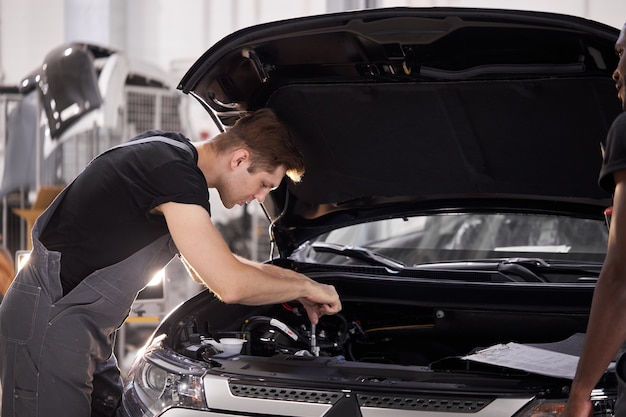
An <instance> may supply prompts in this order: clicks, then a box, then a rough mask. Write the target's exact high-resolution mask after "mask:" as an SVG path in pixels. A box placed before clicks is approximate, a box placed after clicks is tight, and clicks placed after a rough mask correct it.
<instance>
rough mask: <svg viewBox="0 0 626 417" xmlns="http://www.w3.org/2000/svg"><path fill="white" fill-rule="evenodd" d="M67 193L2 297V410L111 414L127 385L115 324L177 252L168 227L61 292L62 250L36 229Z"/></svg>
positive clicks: (9, 413)
mask: <svg viewBox="0 0 626 417" xmlns="http://www.w3.org/2000/svg"><path fill="white" fill-rule="evenodd" d="M132 143H133V142H131V144H132ZM178 143H179V144H180V142H178ZM183 146H185V145H183ZM64 194H65V191H63V192H62V193H61V194H60V195H59V196H58V197H57V198H56V199H55V201H54V202H53V203H52V204H51V206H50V207H49V208H48V209H47V210H46V211H45V212H44V213H43V214H42V215H41V216H40V217H39V218H38V219H37V221H36V223H35V226H34V227H33V231H32V237H33V239H32V240H33V251H32V254H31V256H30V259H29V262H28V264H27V266H26V267H24V268H23V269H22V270H21V271H20V272H19V273H18V275H17V276H16V278H15V280H14V281H13V283H12V284H11V287H10V289H9V290H8V291H7V294H6V297H5V298H4V299H3V300H2V303H0V372H1V376H2V391H3V395H2V396H3V398H2V417H31V416H33V417H34V416H37V417H43V416H53V417H61V416H62V417H87V416H90V415H91V416H106V415H111V416H112V415H114V414H115V410H116V408H117V406H118V403H119V399H120V397H121V392H122V382H121V378H120V374H119V368H118V367H117V361H116V359H115V356H114V355H113V341H114V337H115V331H116V330H117V329H118V328H119V327H120V326H121V325H122V323H123V322H124V320H125V319H126V317H127V315H128V313H129V312H130V308H131V305H132V303H133V302H134V300H135V297H136V295H137V293H138V292H139V291H140V290H141V289H142V288H143V287H145V286H146V284H147V282H148V281H149V280H150V278H151V277H152V276H153V275H154V273H155V272H157V271H158V270H159V269H160V268H162V267H163V266H165V265H166V263H167V262H168V261H169V260H170V259H171V258H172V256H173V253H174V252H175V247H174V245H173V243H172V241H171V237H170V235H169V233H168V234H166V235H163V236H162V237H160V238H159V239H157V240H156V241H154V242H152V243H151V244H150V245H148V246H147V247H145V248H143V249H142V250H140V251H138V252H136V253H134V254H133V255H131V256H130V257H128V258H126V259H124V260H123V261H121V262H119V263H117V264H114V265H111V266H108V267H105V268H103V269H100V270H97V271H95V272H93V273H92V274H90V275H89V276H87V277H86V278H85V279H83V280H82V281H81V282H80V283H79V284H78V286H76V287H75V288H74V289H73V290H72V291H71V292H70V293H69V294H67V295H66V296H63V289H62V287H61V281H60V259H61V254H60V253H59V252H54V251H48V250H47V249H46V248H45V247H44V246H43V244H42V243H41V242H40V241H39V236H40V233H41V231H42V230H43V229H44V227H45V225H46V223H47V222H48V220H49V219H50V217H51V215H52V213H53V212H54V210H55V208H56V207H57V206H58V204H59V202H60V201H61V199H62V198H63V196H64Z"/></svg>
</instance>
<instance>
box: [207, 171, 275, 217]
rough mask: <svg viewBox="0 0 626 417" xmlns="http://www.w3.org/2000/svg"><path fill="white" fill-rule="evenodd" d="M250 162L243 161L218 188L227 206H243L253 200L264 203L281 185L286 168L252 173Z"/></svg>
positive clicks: (223, 202)
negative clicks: (271, 192)
mask: <svg viewBox="0 0 626 417" xmlns="http://www.w3.org/2000/svg"><path fill="white" fill-rule="evenodd" d="M249 166H250V164H249V163H248V162H244V163H242V164H241V165H240V166H238V167H237V168H236V169H234V170H233V171H231V172H230V173H229V175H227V176H226V177H225V178H224V181H223V182H222V183H221V184H220V186H219V187H216V188H217V191H218V192H219V194H220V199H221V200H222V204H224V207H226V208H232V207H234V206H235V205H240V206H243V205H244V204H247V203H250V202H251V201H253V200H257V201H258V202H259V203H262V202H263V201H264V200H265V197H267V195H268V194H269V193H270V191H272V190H273V189H275V188H276V187H278V186H279V185H280V182H281V181H282V179H283V177H284V176H285V171H286V170H285V168H284V167H282V166H281V167H278V168H276V170H274V172H267V171H262V170H259V171H256V172H253V173H251V172H250V171H249V170H248V168H249Z"/></svg>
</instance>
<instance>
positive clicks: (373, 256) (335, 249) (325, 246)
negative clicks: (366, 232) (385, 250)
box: [310, 242, 406, 271]
mask: <svg viewBox="0 0 626 417" xmlns="http://www.w3.org/2000/svg"><path fill="white" fill-rule="evenodd" d="M310 247H311V248H313V249H314V250H315V251H316V252H320V253H321V252H326V253H333V254H336V255H343V256H347V257H350V258H354V259H358V260H360V261H365V262H367V263H369V264H370V265H376V266H384V267H386V268H389V269H392V270H394V271H400V270H402V269H404V268H406V265H405V264H403V263H402V262H399V261H396V260H395V259H391V258H389V257H386V256H384V255H381V254H379V253H376V252H374V251H371V250H369V249H367V248H362V247H359V246H349V245H338V244H335V243H328V242H315V243H311V244H310Z"/></svg>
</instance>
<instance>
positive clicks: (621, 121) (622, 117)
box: [612, 111, 626, 130]
mask: <svg viewBox="0 0 626 417" xmlns="http://www.w3.org/2000/svg"><path fill="white" fill-rule="evenodd" d="M612 128H613V129H620V130H624V129H626V111H623V112H621V113H620V114H619V115H617V117H616V118H615V120H613V126H612Z"/></svg>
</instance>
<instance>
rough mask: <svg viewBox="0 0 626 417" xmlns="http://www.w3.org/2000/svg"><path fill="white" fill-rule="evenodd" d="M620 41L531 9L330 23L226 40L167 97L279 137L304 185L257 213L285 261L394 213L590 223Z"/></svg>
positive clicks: (290, 25) (412, 11)
mask: <svg viewBox="0 0 626 417" xmlns="http://www.w3.org/2000/svg"><path fill="white" fill-rule="evenodd" d="M618 34H619V31H618V30H617V29H615V28H612V27H609V26H605V25H602V24H599V23H597V22H592V21H588V20H585V19H581V18H576V17H572V16H564V15H556V14H547V13H537V12H522V11H506V10H484V9H461V8H458V9H453V8H425V9H420V8H398V9H395V8H394V9H379V10H366V11H358V12H348V13H339V14H329V15H321V16H313V17H306V18H300V19H293V20H285V21H281V22H274V23H269V24H263V25H259V26H254V27H251V28H247V29H244V30H241V31H238V32H235V33H233V34H231V35H229V36H227V37H226V38H224V39H223V40H221V41H220V42H218V43H217V44H215V45H214V46H213V47H211V48H210V49H209V50H208V51H207V52H206V53H205V54H204V55H203V56H202V57H201V58H199V60H198V61H197V62H196V63H195V64H194V65H193V66H192V67H191V68H190V69H189V71H188V73H187V74H186V75H185V76H184V77H183V79H182V80H181V82H180V84H179V86H178V88H179V89H180V90H182V91H183V92H184V93H188V94H191V95H193V96H195V97H196V98H197V99H198V100H199V101H200V102H201V103H202V105H203V106H204V107H205V108H206V109H207V111H208V112H209V113H210V114H211V116H212V117H213V118H214V120H215V121H216V122H217V123H218V124H221V125H222V127H224V128H227V127H228V126H229V125H231V124H232V123H234V121H235V120H236V118H237V116H238V115H239V114H240V113H241V112H246V111H251V110H255V109H258V108H261V107H271V108H273V109H274V110H275V111H276V112H277V114H278V115H279V116H280V117H281V118H282V119H283V120H285V121H286V122H287V123H288V124H289V125H290V126H291V128H292V129H293V131H294V134H295V138H296V141H297V146H298V147H299V149H300V150H301V151H302V153H303V155H304V157H305V162H306V167H307V171H306V174H305V176H304V178H303V181H302V182H301V183H300V184H296V185H294V184H287V183H286V182H284V183H283V184H282V185H281V187H279V189H278V190H276V191H275V192H273V193H271V196H270V197H269V198H268V200H270V201H267V202H266V210H267V211H268V214H269V215H270V217H272V218H274V219H276V218H277V217H279V219H278V220H276V221H275V222H274V223H273V230H274V234H275V236H274V237H275V239H276V242H277V244H278V247H279V249H280V250H281V253H282V254H283V255H284V254H286V253H290V252H291V250H293V249H294V248H295V247H296V246H297V245H298V244H299V243H301V242H303V241H304V240H306V239H307V237H308V236H310V235H311V234H313V233H320V232H321V231H324V230H326V229H327V228H330V227H334V226H336V225H338V224H345V223H348V222H353V221H362V220H364V219H365V218H367V217H371V216H377V215H385V216H388V215H389V214H390V213H391V212H393V209H391V210H390V207H392V206H395V205H397V207H398V209H397V210H398V212H400V211H405V210H407V211H415V210H419V209H421V208H428V209H436V208H438V207H446V206H447V207H456V208H458V207H465V206H466V205H470V204H483V205H489V206H498V205H502V206H515V205H520V206H524V207H533V208H535V209H546V208H549V209H551V210H557V209H563V210H578V209H580V210H585V211H592V212H594V213H597V214H598V215H601V213H602V209H603V208H604V207H607V206H608V205H610V196H609V195H607V194H606V193H604V192H602V191H601V190H600V188H599V187H598V185H597V178H598V172H599V169H600V165H601V150H600V149H601V145H600V144H601V142H603V141H604V139H605V136H606V133H607V131H608V128H609V126H610V124H611V122H612V121H613V119H614V118H615V117H616V116H617V115H618V113H619V112H620V111H621V109H620V105H619V101H618V100H617V96H616V90H615V86H614V82H613V81H612V79H611V74H612V72H613V69H614V68H615V66H616V64H617V56H616V55H615V52H614V45H615V41H616V39H617V36H618ZM381 207H385V209H384V210H379V209H380V208H381ZM559 207H561V208H559ZM583 207H585V208H584V209H583ZM590 207H591V208H590ZM281 213H282V216H278V215H279V214H281Z"/></svg>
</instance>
